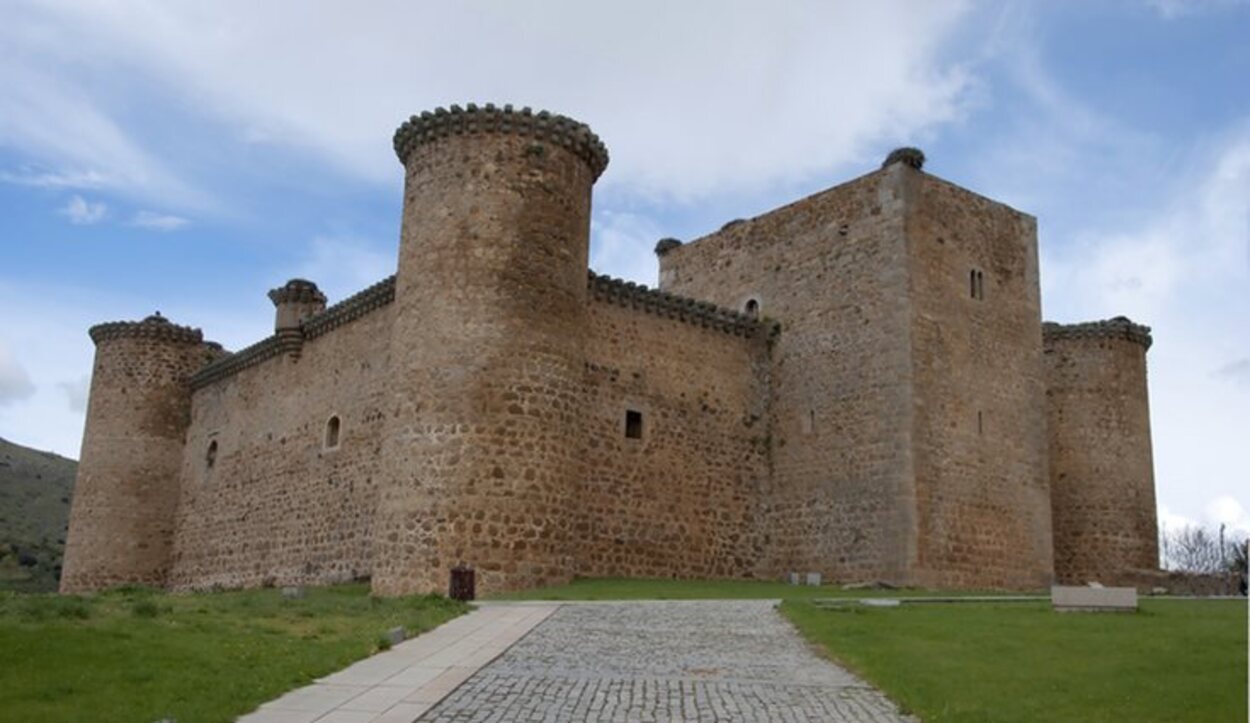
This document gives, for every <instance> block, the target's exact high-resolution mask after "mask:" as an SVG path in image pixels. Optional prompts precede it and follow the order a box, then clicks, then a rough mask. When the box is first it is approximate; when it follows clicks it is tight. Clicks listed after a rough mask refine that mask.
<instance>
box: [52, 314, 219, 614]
mask: <svg viewBox="0 0 1250 723" xmlns="http://www.w3.org/2000/svg"><path fill="white" fill-rule="evenodd" d="M90 334H91V340H92V341H93V342H95V345H96V352H95V366H94V367H93V369H92V373H91V395H90V397H89V400H88V404H87V425H86V429H85V431H84V433H83V441H82V454H81V456H80V459H79V461H78V478H77V481H76V482H75V483H74V501H73V506H72V508H71V510H70V519H69V535H68V537H67V539H66V545H65V561H64V566H63V568H62V573H61V592H66V593H76V592H86V591H91V590H100V589H103V588H107V587H111V586H114V585H121V584H125V583H139V584H144V585H154V586H161V585H163V584H164V582H165V573H166V572H167V571H168V566H169V555H170V549H171V546H172V543H173V533H174V516H175V513H176V511H177V505H178V491H179V472H180V469H181V467H182V457H183V443H184V437H185V434H186V430H187V424H188V423H189V421H190V409H191V391H190V388H189V387H188V386H187V383H186V380H187V377H188V376H189V375H190V374H192V373H193V372H194V371H195V370H197V369H199V368H200V367H201V366H203V365H204V363H205V362H207V361H208V360H209V359H211V358H212V356H213V355H214V354H215V353H216V352H218V351H220V347H218V346H217V345H215V344H208V343H205V342H204V340H203V336H202V335H201V333H200V331H199V329H191V328H188V327H185V326H176V325H174V324H171V323H170V322H169V321H168V320H167V319H165V318H164V317H163V316H161V315H160V314H159V313H158V314H154V315H152V316H149V317H148V318H146V319H144V320H143V321H139V322H124V321H123V322H113V323H109V324H100V325H98V326H94V327H92V328H91V331H90Z"/></svg>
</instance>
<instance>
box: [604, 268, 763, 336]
mask: <svg viewBox="0 0 1250 723" xmlns="http://www.w3.org/2000/svg"><path fill="white" fill-rule="evenodd" d="M588 285H589V290H590V294H591V297H592V298H594V299H598V300H600V301H607V302H609V303H613V304H616V305H618V306H624V307H626V308H632V309H640V310H642V311H644V312H646V313H648V314H655V315H657V316H664V317H668V318H670V319H677V320H679V321H684V322H686V323H688V324H695V325H699V326H703V327H707V328H711V329H716V330H718V331H723V332H725V333H728V334H733V335H734V336H746V337H755V336H757V335H759V334H760V333H761V332H767V333H768V334H769V335H774V334H776V333H777V332H778V331H779V330H780V328H779V327H778V326H777V325H776V324H775V323H770V322H767V321H760V320H758V319H753V318H751V317H749V316H747V315H746V314H740V313H738V312H736V311H731V310H729V309H725V308H722V307H719V306H717V305H715V304H711V303H708V302H706V301H697V300H695V299H690V298H687V297H684V296H677V295H675V294H669V293H667V292H664V291H659V290H656V289H648V288H647V287H646V286H645V285H643V284H636V283H634V282H632V281H624V280H622V279H614V278H612V277H611V276H604V275H600V274H596V273H595V272H593V271H591V272H590V273H589V277H588Z"/></svg>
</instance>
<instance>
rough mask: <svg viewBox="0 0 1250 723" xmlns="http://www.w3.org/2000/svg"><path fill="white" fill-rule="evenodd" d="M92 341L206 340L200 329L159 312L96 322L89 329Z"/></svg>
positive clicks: (184, 341) (185, 342)
mask: <svg viewBox="0 0 1250 723" xmlns="http://www.w3.org/2000/svg"><path fill="white" fill-rule="evenodd" d="M87 335H88V336H90V337H91V341H93V342H95V343H96V344H99V343H100V342H102V341H111V340H113V339H123V338H131V339H136V338H137V339H160V340H162V341H173V342H179V343H183V344H199V343H201V342H203V341H204V334H203V332H201V331H200V330H199V329H193V328H191V327H189V326H179V325H177V324H174V323H172V322H170V321H169V319H166V318H165V317H163V316H161V314H160V312H157V313H155V314H153V315H151V316H149V317H148V318H146V319H144V320H143V321H110V322H107V323H104V324H96V325H95V326H93V327H91V328H90V329H88V330H87Z"/></svg>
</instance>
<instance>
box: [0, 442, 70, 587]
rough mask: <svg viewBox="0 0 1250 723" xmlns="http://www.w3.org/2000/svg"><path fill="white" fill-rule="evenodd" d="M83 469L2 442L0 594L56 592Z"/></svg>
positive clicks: (63, 459) (0, 474) (50, 456)
mask: <svg viewBox="0 0 1250 723" xmlns="http://www.w3.org/2000/svg"><path fill="white" fill-rule="evenodd" d="M77 471H78V463H77V462H75V461H74V460H72V459H66V458H64V457H61V456H58V455H55V454H53V453H51V452H40V451H38V450H34V449H29V448H27V447H23V446H21V445H18V444H14V443H12V442H10V441H8V440H6V439H3V438H0V590H17V591H23V592H33V591H49V590H55V589H56V585H57V579H58V578H59V576H60V572H61V556H62V554H63V553H64V552H65V529H66V527H67V526H68V524H69V501H70V495H72V494H73V490H74V475H75V474H76V473H77Z"/></svg>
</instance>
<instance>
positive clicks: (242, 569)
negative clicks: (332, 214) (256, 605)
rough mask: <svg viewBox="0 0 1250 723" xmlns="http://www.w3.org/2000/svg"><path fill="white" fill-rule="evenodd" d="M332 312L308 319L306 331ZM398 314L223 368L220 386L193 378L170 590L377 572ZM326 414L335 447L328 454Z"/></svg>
mask: <svg viewBox="0 0 1250 723" xmlns="http://www.w3.org/2000/svg"><path fill="white" fill-rule="evenodd" d="M337 316H339V315H338V314H337V313H336V312H335V310H333V309H332V310H330V313H328V314H326V315H324V316H323V317H322V318H317V317H314V319H313V322H315V323H314V324H312V325H310V328H314V329H319V330H320V329H321V327H323V326H324V325H325V324H326V323H327V322H328V321H332V320H333V319H335V318H336V317H337ZM393 319H394V314H393V307H392V306H390V305H385V306H382V307H381V308H377V309H372V310H369V311H367V312H365V313H364V314H363V315H361V316H360V317H359V318H356V319H354V320H349V321H348V322H347V323H341V325H338V326H336V327H335V328H333V330H332V331H328V330H327V331H325V332H324V333H319V334H318V335H317V336H315V337H313V338H309V339H307V340H306V341H304V343H303V346H302V349H301V351H300V354H299V356H298V358H296V357H294V356H292V355H290V354H288V353H281V352H279V353H276V354H273V355H271V356H267V357H266V358H264V359H263V360H262V361H259V362H257V363H252V364H251V365H249V366H244V367H243V368H242V369H237V370H233V371H232V369H235V367H233V366H231V365H229V364H225V365H222V366H225V367H226V369H225V370H224V373H221V376H220V378H214V377H216V376H217V374H214V373H213V371H214V370H212V369H210V370H208V373H207V374H202V375H201V377H200V378H199V379H198V380H197V381H198V388H197V389H196V390H195V392H194V395H193V397H192V400H191V401H192V404H191V412H192V416H191V425H190V428H189V429H188V431H187V436H186V451H185V454H183V455H181V458H180V462H181V464H180V478H181V480H182V483H181V484H182V503H181V505H180V506H179V509H178V516H177V528H178V535H177V541H176V544H175V547H174V555H173V568H172V571H171V574H170V579H169V583H170V586H171V587H174V588H179V589H181V588H205V587H211V586H214V585H220V586H224V587H238V586H256V585H262V584H278V585H284V584H325V583H331V582H343V581H346V580H351V579H354V578H359V577H367V576H369V575H370V574H371V573H372V564H373V555H372V552H373V531H374V524H375V520H376V517H377V500H378V490H379V487H380V485H381V476H380V470H379V467H380V464H381V460H380V455H379V451H380V446H381V431H382V423H383V419H384V418H385V417H386V415H387V414H388V413H389V409H388V404H389V402H390V396H389V390H390V385H389V379H388V374H389V372H390V365H389V360H388V354H389V352H390V346H389V337H390V329H391V324H392V323H393ZM310 336H311V335H310ZM272 339H273V338H272V337H271V340H272ZM262 343H263V344H268V343H270V342H262ZM247 354H248V353H247V352H246V351H244V352H241V353H240V354H239V355H236V356H247ZM271 354H272V352H271ZM262 356H264V355H262ZM219 364H220V363H219ZM219 373H220V372H219ZM332 417H334V418H337V419H338V420H339V435H338V436H339V439H338V444H337V446H336V447H329V446H327V441H328V440H327V438H326V435H327V431H328V429H327V427H328V426H329V424H330V420H331V418H332ZM211 445H215V451H214V452H213V453H212V454H213V457H214V458H213V459H212V460H211V462H210V452H209V448H210V446H211Z"/></svg>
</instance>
